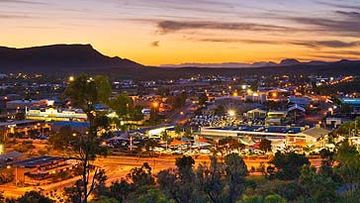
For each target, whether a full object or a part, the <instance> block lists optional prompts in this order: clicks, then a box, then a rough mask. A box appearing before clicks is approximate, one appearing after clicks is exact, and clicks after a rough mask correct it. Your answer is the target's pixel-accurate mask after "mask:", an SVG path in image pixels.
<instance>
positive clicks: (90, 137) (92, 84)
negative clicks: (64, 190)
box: [65, 75, 111, 203]
mask: <svg viewBox="0 0 360 203" xmlns="http://www.w3.org/2000/svg"><path fill="white" fill-rule="evenodd" d="M110 94H111V86H110V83H109V81H108V79H107V77H105V76H96V77H94V78H92V77H89V76H87V75H80V76H79V77H77V78H76V79H75V80H74V81H72V82H70V83H69V85H68V87H67V88H66V90H65V96H66V97H67V98H68V99H69V100H70V102H71V104H72V105H73V106H74V107H77V108H81V109H82V110H83V111H84V112H85V113H86V115H87V119H88V122H89V124H90V127H89V129H88V132H87V133H85V134H83V135H79V136H76V138H77V139H76V141H75V142H74V144H72V148H73V150H74V152H75V154H76V155H77V156H76V157H75V158H76V159H77V160H78V161H79V162H80V163H81V164H80V165H81V168H82V173H81V176H82V178H81V180H79V181H77V183H76V185H75V187H76V188H77V190H75V191H76V192H77V193H78V194H77V197H78V202H81V203H87V202H88V198H89V196H90V195H91V193H92V192H93V191H94V189H95V186H96V179H95V177H97V175H98V173H99V169H98V168H95V170H94V172H93V176H92V177H93V178H89V177H90V176H91V173H92V170H91V169H92V167H91V161H93V160H94V159H95V158H96V157H97V156H98V155H105V154H106V150H105V149H104V148H103V147H101V146H100V142H101V138H100V137H99V136H98V132H99V131H100V130H102V129H104V127H105V125H106V123H107V122H105V120H106V119H105V118H104V117H103V116H104V115H101V114H100V112H96V109H95V105H96V104H106V103H108V99H109V96H110Z"/></svg>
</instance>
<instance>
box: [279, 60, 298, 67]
mask: <svg viewBox="0 0 360 203" xmlns="http://www.w3.org/2000/svg"><path fill="white" fill-rule="evenodd" d="M298 64H301V62H300V61H298V60H296V59H283V60H281V62H280V63H279V65H281V66H293V65H298Z"/></svg>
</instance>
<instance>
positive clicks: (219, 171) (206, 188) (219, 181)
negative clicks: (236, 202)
mask: <svg viewBox="0 0 360 203" xmlns="http://www.w3.org/2000/svg"><path fill="white" fill-rule="evenodd" d="M210 159H211V163H210V167H208V166H206V165H199V167H198V168H197V170H196V180H197V188H198V189H199V190H201V191H203V192H204V193H205V194H206V195H207V197H208V199H209V200H210V201H211V202H213V203H217V202H222V200H223V199H224V188H225V186H226V184H225V182H224V174H225V171H224V165H223V164H220V163H219V162H218V160H217V158H216V157H215V156H211V157H210Z"/></svg>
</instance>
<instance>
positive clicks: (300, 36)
mask: <svg viewBox="0 0 360 203" xmlns="http://www.w3.org/2000/svg"><path fill="white" fill-rule="evenodd" d="M50 44H91V45H93V47H94V48H95V49H97V50H98V51H100V52H101V53H103V54H105V55H108V56H119V57H121V58H128V59H131V60H134V61H137V62H139V63H142V64H145V65H161V64H181V63H225V62H246V63H251V62H256V61H276V62H277V61H280V60H281V59H283V58H296V59H299V60H301V61H308V60H328V61H334V60H338V59H344V58H346V59H360V0H341V1H339V0H0V46H8V47H17V48H23V47H30V46H41V45H50Z"/></svg>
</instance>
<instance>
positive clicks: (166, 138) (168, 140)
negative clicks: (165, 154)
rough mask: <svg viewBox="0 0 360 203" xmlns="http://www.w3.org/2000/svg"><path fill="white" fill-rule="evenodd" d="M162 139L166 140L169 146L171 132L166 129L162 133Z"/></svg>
mask: <svg viewBox="0 0 360 203" xmlns="http://www.w3.org/2000/svg"><path fill="white" fill-rule="evenodd" d="M161 140H162V141H164V142H165V148H166V149H167V148H168V144H170V142H171V140H172V138H171V136H169V134H168V133H167V132H166V130H165V131H164V132H162V133H161Z"/></svg>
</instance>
